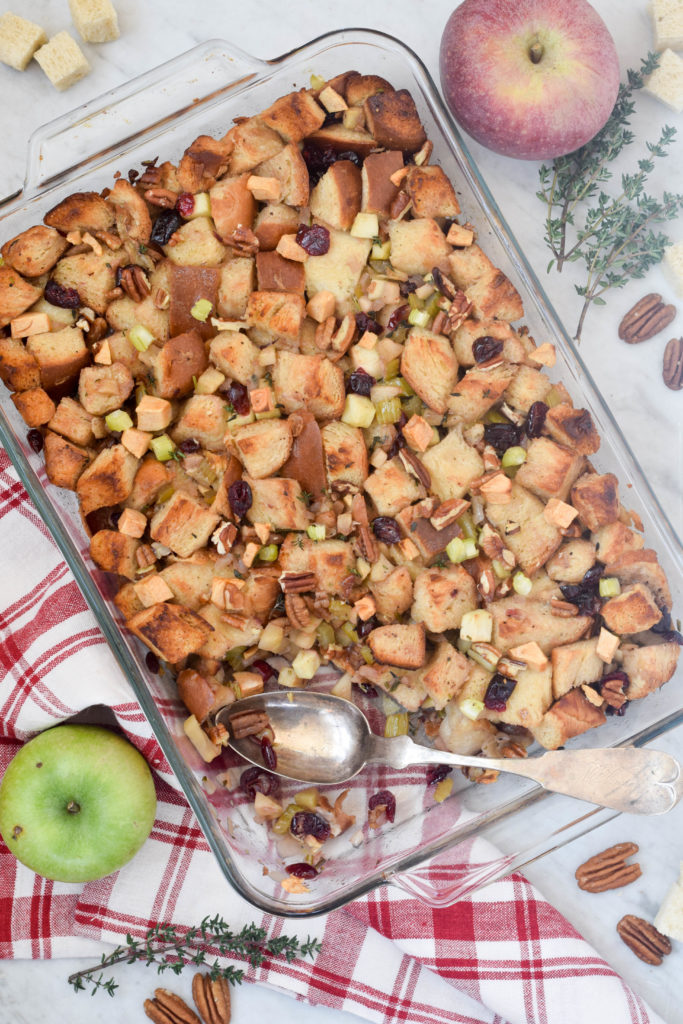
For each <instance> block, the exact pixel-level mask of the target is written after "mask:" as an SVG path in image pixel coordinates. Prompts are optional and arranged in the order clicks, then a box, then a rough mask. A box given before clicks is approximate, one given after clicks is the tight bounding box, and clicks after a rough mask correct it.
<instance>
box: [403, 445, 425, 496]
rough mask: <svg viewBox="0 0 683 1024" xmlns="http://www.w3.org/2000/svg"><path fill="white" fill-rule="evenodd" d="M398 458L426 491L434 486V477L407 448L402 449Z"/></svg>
mask: <svg viewBox="0 0 683 1024" xmlns="http://www.w3.org/2000/svg"><path fill="white" fill-rule="evenodd" d="M398 457H399V459H400V460H401V462H402V463H403V465H404V467H405V468H406V469H407V470H408V473H410V474H411V475H412V476H415V477H417V479H418V480H419V481H420V483H421V484H422V486H423V487H424V488H425V489H426V490H429V488H430V487H431V486H432V475H431V473H430V472H429V470H428V469H427V467H426V466H425V464H424V462H423V461H422V460H421V459H419V458H418V457H417V455H416V454H415V453H414V452H411V451H409V449H407V448H401V449H400V451H399V453H398Z"/></svg>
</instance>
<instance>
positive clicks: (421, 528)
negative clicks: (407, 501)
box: [398, 509, 462, 565]
mask: <svg viewBox="0 0 683 1024" xmlns="http://www.w3.org/2000/svg"><path fill="white" fill-rule="evenodd" d="M404 511H409V510H408V509H406V510H404ZM398 519H399V522H401V515H400V514H399V516H398ZM401 525H402V526H403V524H402V523H401ZM405 529H407V530H408V533H409V539H410V540H411V541H412V543H413V544H414V545H415V546H416V548H417V549H418V551H419V552H420V555H421V556H422V558H423V559H424V562H425V564H426V565H431V564H432V563H433V562H435V561H436V560H437V559H438V558H439V556H440V555H442V554H443V553H444V551H445V550H446V548H447V547H448V545H449V544H450V542H451V541H452V540H453V538H454V537H459V536H460V534H461V532H462V531H461V530H460V525H459V524H458V522H457V521H456V520H453V522H452V523H449V524H448V525H447V526H444V527H442V528H441V529H439V530H437V529H436V527H434V526H433V525H432V523H431V522H430V521H429V519H413V520H412V522H411V523H410V524H409V525H408V526H407V527H405Z"/></svg>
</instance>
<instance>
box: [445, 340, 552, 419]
mask: <svg viewBox="0 0 683 1024" xmlns="http://www.w3.org/2000/svg"><path fill="white" fill-rule="evenodd" d="M456 351H457V349H456ZM552 386H553V382H552V381H551V380H550V378H549V377H547V376H546V374H545V373H542V372H541V371H540V370H534V369H532V367H530V366H520V367H519V368H518V370H517V372H516V374H515V375H514V377H513V378H512V380H511V381H510V383H509V385H508V388H507V391H506V392H505V401H506V402H507V403H508V405H510V406H512V408H513V409H517V410H519V412H523V413H528V411H529V409H530V408H531V406H532V405H533V404H534V402H544V401H545V399H546V397H547V395H548V392H549V391H550V389H551V388H552Z"/></svg>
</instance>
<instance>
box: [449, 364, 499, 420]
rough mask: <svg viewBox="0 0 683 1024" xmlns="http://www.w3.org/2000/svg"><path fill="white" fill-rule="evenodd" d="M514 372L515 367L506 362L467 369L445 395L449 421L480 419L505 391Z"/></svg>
mask: <svg viewBox="0 0 683 1024" xmlns="http://www.w3.org/2000/svg"><path fill="white" fill-rule="evenodd" d="M514 374H515V367H514V366H510V365H509V364H507V363H500V364H499V365H498V366H492V367H489V368H480V367H478V366H475V367H473V368H472V369H471V370H468V371H467V373H466V374H465V376H464V377H463V378H462V379H461V380H459V381H458V382H457V383H455V384H454V385H453V387H452V388H451V392H450V396H449V398H448V422H449V424H450V425H452V424H453V423H465V424H467V423H474V422H476V421H477V420H480V419H481V418H482V416H483V415H484V414H485V413H486V412H488V410H489V409H490V408H491V407H492V406H493V405H495V404H496V402H497V401H498V400H499V399H500V398H501V396H502V395H503V394H504V393H505V389H506V388H507V386H508V384H509V383H510V381H511V380H512V378H513V376H514Z"/></svg>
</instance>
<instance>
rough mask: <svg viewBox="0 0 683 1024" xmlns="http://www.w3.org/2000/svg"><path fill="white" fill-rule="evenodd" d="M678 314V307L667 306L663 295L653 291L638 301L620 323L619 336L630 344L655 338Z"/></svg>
mask: <svg viewBox="0 0 683 1024" xmlns="http://www.w3.org/2000/svg"><path fill="white" fill-rule="evenodd" d="M675 316H676V307H675V306H667V305H665V304H664V303H663V302H662V296H661V295H657V294H656V293H655V292H651V293H650V295H646V296H645V297H644V298H642V299H641V300H640V302H636V304H635V306H634V307H633V308H632V309H630V310H629V311H628V313H627V314H626V316H625V317H624V318H623V320H622V321H621V323H620V324H619V337H620V338H621V340H622V341H626V342H628V344H629V345H637V344H638V343H639V342H641V341H647V340H648V339H649V338H654V336H655V334H659V332H660V331H663V330H664V328H665V327H668V325H669V324H670V323H671V321H672V320H673V318H674V317H675Z"/></svg>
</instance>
